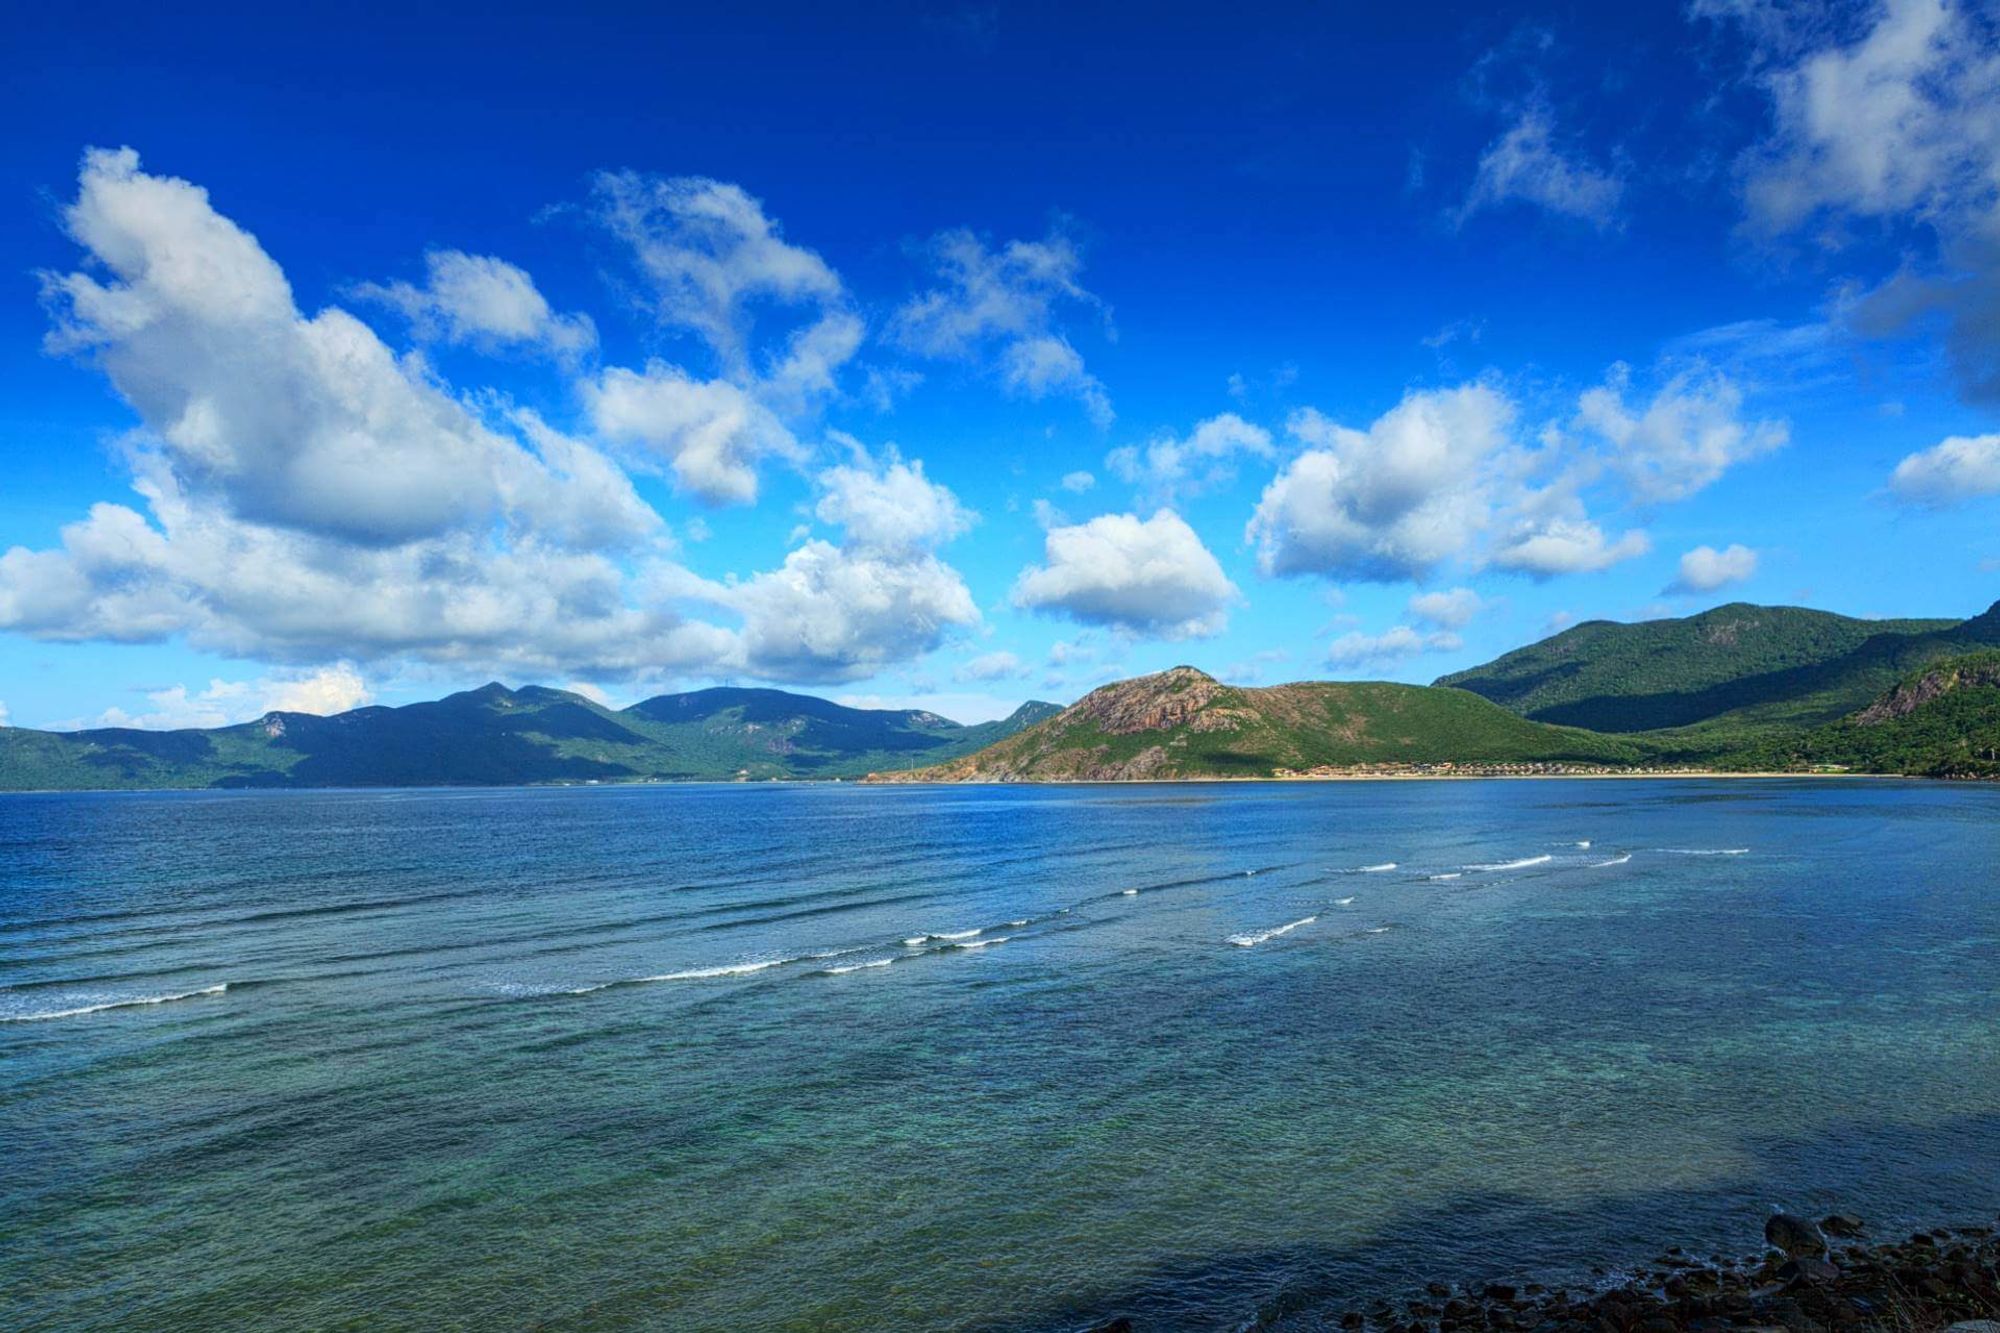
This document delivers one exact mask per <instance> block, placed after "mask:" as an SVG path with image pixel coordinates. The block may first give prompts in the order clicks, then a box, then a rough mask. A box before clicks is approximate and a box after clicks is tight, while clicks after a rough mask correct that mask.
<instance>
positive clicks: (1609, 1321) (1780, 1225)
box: [1089, 1213, 2000, 1333]
mask: <svg viewBox="0 0 2000 1333" xmlns="http://www.w3.org/2000/svg"><path fill="white" fill-rule="evenodd" d="M1764 1234H1765V1241H1766V1244H1767V1246H1768V1248H1767V1249H1766V1250H1765V1251H1764V1252H1763V1253H1760V1254H1757V1255H1754V1256H1751V1257H1747V1258H1737V1259H1731V1258H1728V1257H1726V1256H1723V1255H1719V1254H1709V1255H1695V1254H1690V1253H1688V1252H1686V1251H1684V1250H1683V1249H1681V1248H1680V1247H1679V1246H1671V1247H1669V1248H1668V1249H1667V1250H1666V1251H1665V1252H1663V1253H1662V1254H1660V1255H1659V1256H1658V1257H1657V1258H1655V1259H1654V1260H1653V1261H1652V1262H1651V1263H1649V1264H1646V1265H1644V1266H1642V1267H1641V1268H1639V1269H1638V1270H1636V1271H1634V1272H1630V1273H1626V1274H1622V1275H1620V1276H1619V1277H1616V1278H1614V1277H1613V1276H1612V1275H1610V1274H1609V1273H1603V1274H1600V1278H1601V1282H1600V1283H1599V1284H1597V1285H1592V1286H1588V1287H1578V1286H1570V1287H1554V1286H1546V1285H1543V1284H1541V1283H1536V1282H1524V1283H1519V1284H1516V1283H1510V1282H1490V1283H1480V1284H1476V1285H1470V1286H1468V1285H1455V1284H1451V1283H1446V1282H1433V1283H1431V1284H1430V1285H1429V1287H1428V1289H1427V1290H1426V1291H1425V1292H1424V1294H1423V1295H1421V1296H1416V1297H1413V1298H1410V1299H1407V1300H1404V1301H1401V1302H1397V1303H1390V1302H1378V1303H1375V1304H1371V1305H1367V1306H1362V1307H1356V1308H1351V1309H1348V1310H1346V1311H1344V1312H1338V1313H1329V1314H1328V1315H1327V1316H1326V1317H1325V1319H1324V1324H1325V1325H1326V1326H1332V1325H1336V1324H1337V1325H1338V1326H1339V1327H1341V1328H1343V1329H1351V1330H1356V1333H1484V1331H1485V1330H1497V1331H1498V1333H1683V1331H1684V1330H1685V1333H1725V1330H1741V1329H1755V1330H1758V1331H1759V1333H1861V1331H1862V1330H1876V1329H1886V1330H1895V1333H1940V1331H1943V1333H2000V1238H1996V1236H1995V1234H1994V1228H1992V1227H1986V1226H1961V1227H1955V1228H1945V1227H1940V1228H1937V1229H1934V1230H1931V1231H1919V1232H1915V1233H1913V1234H1911V1235H1909V1236H1907V1237H1903V1238H1901V1239H1887V1238H1876V1237H1874V1236H1871V1235H1870V1234H1869V1233H1868V1228H1867V1227H1866V1226H1865V1225H1864V1224H1863V1223H1862V1222H1861V1221H1860V1220H1859V1219H1856V1218H1853V1217H1848V1216H1845V1215H1842V1214H1838V1213H1836V1214H1833V1215H1830V1216H1828V1217H1824V1218H1821V1219H1819V1220H1818V1221H1817V1222H1814V1221H1811V1220H1808V1219H1805V1218H1800V1217H1795V1216H1792V1215H1790V1214H1787V1213H1777V1214H1774V1215H1773V1216H1772V1217H1771V1218H1770V1219H1769V1220H1768V1221H1767V1222H1766V1224H1765V1232H1764ZM1278 1322H1280V1323H1281V1324H1283V1323H1288V1322H1289V1321H1286V1320H1284V1319H1282V1318H1280V1319H1279V1320H1278ZM1269 1323H1270V1321H1268V1320H1259V1321H1256V1322H1254V1323H1252V1324H1250V1325H1248V1326H1247V1327H1249V1328H1258V1327H1266V1326H1268V1325H1269ZM1089 1333H1147V1331H1146V1328H1145V1326H1144V1324H1143V1323H1142V1322H1139V1321H1134V1320H1131V1319H1125V1318H1117V1319H1111V1320H1108V1321H1106V1322H1103V1323H1099V1324H1096V1325H1093V1326H1092V1327H1091V1328H1090V1330H1089Z"/></svg>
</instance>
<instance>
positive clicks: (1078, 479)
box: [1062, 472, 1097, 495]
mask: <svg viewBox="0 0 2000 1333" xmlns="http://www.w3.org/2000/svg"><path fill="white" fill-rule="evenodd" d="M1096 484H1097V478H1096V477H1093V476H1091V475H1090V474H1089V473H1088V472H1065V473H1063V479H1062V488H1063V489H1064V490H1066V491H1068V492H1069V493H1070V494H1072V495H1081V494H1083V493H1084V492H1085V491H1087V490H1089V489H1090V488H1091V487H1093V486H1095V485H1096Z"/></svg>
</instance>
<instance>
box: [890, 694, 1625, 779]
mask: <svg viewBox="0 0 2000 1333" xmlns="http://www.w3.org/2000/svg"><path fill="white" fill-rule="evenodd" d="M1644 758H1645V754H1644V751H1643V750H1642V748H1641V747H1639V746H1637V745H1634V744H1633V743H1632V742H1630V741H1627V740H1624V739H1622V738H1619V737H1614V736H1599V735H1594V734H1592V733H1590V732H1586V731H1578V730H1575V729H1573V728H1567V727H1554V726H1549V725H1546V724H1543V723H1539V722H1530V721H1527V720H1525V719H1522V718H1519V717H1516V716H1514V715H1513V714H1511V713H1509V712H1507V711H1506V710H1505V709H1502V708H1499V707H1497V706H1496V705H1494V704H1492V703H1489V702H1487V701H1486V700H1484V699H1481V698H1480V697H1478V696H1477V695H1474V694H1469V693H1466V692H1465V691H1463V690H1450V689H1436V688H1430V687H1425V686H1421V685H1392V684H1386V683H1381V682H1369V683H1341V682H1312V683H1305V684H1296V685H1275V686H1270V687H1268V688H1264V689H1247V688H1240V687H1237V686H1232V685H1224V684H1222V683H1221V682H1220V681H1218V680H1216V679H1215V678H1214V677H1212V676H1209V675H1206V674H1204V673H1203V672H1200V671H1197V670H1195V669H1194V668H1193V667H1186V666H1182V667H1175V668H1173V669H1172V670H1171V671H1164V672H1161V673H1159V674H1157V675H1152V676H1140V677H1138V678H1137V679H1134V680H1126V681H1119V682H1117V683H1116V684H1112V685H1106V686H1104V687H1102V688H1101V689H1098V690H1094V691H1092V692H1091V693H1090V694H1088V695H1085V696H1084V697H1083V698H1082V699H1080V700H1078V701H1077V702H1076V703H1075V704H1074V705H1072V706H1071V707H1069V708H1066V709H1064V710H1063V711H1062V712H1060V713H1058V714H1057V715H1056V716H1054V717H1052V718H1050V719H1049V720H1047V721H1045V722H1042V723H1040V724H1039V725H1036V726H1033V727H1030V728H1028V729H1027V730H1025V731H1023V732H1021V733H1020V734H1019V735H1017V736H1013V737H1011V738H1009V739H1007V740H1003V741H1000V742H998V743H997V744H995V745H993V746H991V747H989V748H987V749H985V750H981V751H979V752H978V753H977V754H973V755H969V756H967V757H965V758H963V759H958V760H954V761H952V762H949V763H945V764H940V765H937V766H935V767H931V768H926V769H921V770H918V771H916V772H914V773H908V774H897V775H890V774H880V775H878V777H881V778H891V777H895V778H907V779H910V780H916V781H938V782H981V781H993V782H1009V781H1047V780H1059V781H1122V780H1141V779H1171V778H1209V777H1270V776H1272V775H1273V774H1276V773H1280V772H1282V771H1292V772H1303V771H1306V770H1309V769H1313V768H1320V767H1332V768H1355V767H1362V766H1368V765H1437V764H1446V765H1456V766H1473V767H1477V766H1482V765H1520V764H1529V765H1533V764H1556V765H1567V764H1585V765H1596V764H1611V765H1623V764H1630V763H1636V762H1641V761H1643V759H1644Z"/></svg>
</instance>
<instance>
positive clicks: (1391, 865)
mask: <svg viewBox="0 0 2000 1333" xmlns="http://www.w3.org/2000/svg"><path fill="white" fill-rule="evenodd" d="M1395 868H1396V863H1395V862H1394V861H1384V862H1383V863H1382V864H1381V865H1377V866H1356V867H1354V873H1355V874H1357V875H1379V874H1381V873H1382V872H1383V871H1385V870H1394V869H1395Z"/></svg>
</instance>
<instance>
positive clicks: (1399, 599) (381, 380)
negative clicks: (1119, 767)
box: [0, 0, 2000, 726]
mask: <svg viewBox="0 0 2000 1333" xmlns="http://www.w3.org/2000/svg"><path fill="white" fill-rule="evenodd" d="M18 29H19V31H18V38H17V40H16V41H15V42H13V43H12V44H11V52H12V54H11V55H10V56H9V57H8V60H9V63H10V65H11V68H9V69H8V71H7V72H8V75H9V77H8V78H7V79H6V80H5V81H4V83H0V101H4V110H5V113H6V117H7V123H8V124H10V125H12V126H14V127H16V128H15V130H14V132H13V133H10V134H9V135H7V136H5V137H4V140H0V186H4V188H0V252H4V253H5V254H7V255H8V256H9V257H10V259H11V260H12V264H11V265H10V266H9V267H10V276H8V278H7V280H6V281H5V282H4V283H0V460H4V463H5V469H4V474H0V475H4V476H5V477H6V478H7V480H6V482H5V484H4V486H0V552H4V554H0V705H4V708H5V710H6V713H5V719H4V720H9V721H11V722H12V723H13V724H14V725H22V726H74V725H87V724H93V723H98V722H131V723H137V724H140V725H151V726H170V725H208V724H215V723H219V722H225V721H235V720H241V719H244V718H248V717H253V716H256V715H257V714H258V713H260V712H262V711H264V710H265V709H267V708H270V707H302V708H311V709H317V710H322V711H324V710H330V709H334V708H338V707H345V706H352V705H353V704H356V703H360V702H365V701H369V700H374V701H380V702H388V703H397V702H403V701H407V700H410V699H415V698H423V697H432V696H435V695H437V694H440V693H443V692H445V691H447V690H449V689H454V688H459V687H463V686H467V685H474V684H478V683H481V682H483V681H485V680H487V679H489V678H494V677H498V678H500V679H503V680H506V681H509V682H513V683H526V682H529V681H541V682H547V683H553V684H561V685H570V686H573V687H577V688H584V689H588V690H592V691H595V692H598V693H600V694H601V695H602V696H603V697H606V698H608V699H610V700H612V701H614V702H618V703H623V702H628V701H631V700H633V699H637V698H640V697H643V696H645V695H647V694H651V693H656V692H660V691H662V690H668V689H677V688H687V687H691V686H696V685H699V684H704V683H709V682H716V681H730V682H742V683H756V682H763V683H771V684H776V685H781V686H785V687H788V688H800V689H808V690H812V691H814V692H818V693H823V694H828V695H831V696H835V697H841V698H846V699H850V700H855V701H879V702H883V703H893V704H897V705H903V704H922V705H924V706H930V707H935V708H937V709H938V710H939V711H942V712H945V713H947V714H950V715H953V716H957V717H960V718H963V719H966V720H977V719H979V718H983V717H987V716H994V715H997V714H1000V713H1004V712H1005V711H1007V710H1008V709H1010V708H1011V707H1012V706H1013V705H1014V704H1016V703H1018V702H1019V701H1020V700H1022V699H1024V698H1030V697H1039V698H1048V699H1054V700H1057V701H1067V700H1070V699H1073V698H1075V697H1077V696H1078V695H1079V694H1081V693H1082V692H1084V691H1085V690H1087V689H1089V688H1091V687H1092V686H1094V685H1095V684H1098V683H1101V682H1102V681H1104V680H1107V679H1112V678H1116V677H1121V676H1126V675H1132V674H1136V673H1139V672H1142V671H1147V670H1154V669H1158V668H1161V667H1164V666H1168V665H1171V664H1173V663H1175V662H1181V661H1188V662H1193V663H1195V664H1197V665H1200V666H1203V667H1205V668H1207V669H1209V670H1211V671H1214V672H1216V673H1217V674H1220V675H1223V676H1225V677H1227V678H1231V679H1235V680H1240V681H1244V682H1251V683H1270V682H1275V681H1279V680H1287V679H1302V678H1321V677H1357V678H1390V679H1401V680H1413V681H1423V680H1429V679H1432V678H1434V677H1435V676H1437V675H1439V674H1442V673H1444V672H1446V671H1450V670H1453V669H1456V668H1459V667H1462V666H1466V665H1470V664H1473V663H1476V662H1479V661H1483V660H1485V659H1487V658H1490V657H1492V656H1494V655H1496V654H1498V653H1499V652H1502V651H1504V650H1506V649H1508V648H1511V647H1514V646H1517V645H1519V644H1521V643H1523V642H1527V641H1530V640H1532V639H1535V638H1538V637H1541V636H1542V635H1544V634H1546V633H1549V632H1551V631H1552V630H1553V629H1555V628H1559V627H1561V626H1562V625H1564V624H1568V623H1572V622H1574V621H1575V620H1578V619H1587V618H1593V617H1611V618H1618V619H1635V618H1644V617H1652V616H1659V615H1678V614H1686V613H1689V612H1692V611H1696V610H1700V609H1702V608H1704V607H1707V606H1710V605H1714V604H1717V603H1720V602H1724V601H1730V600H1739V599H1740V600H1750V601H1758V602H1767V603H1771V602H1802V603H1806V604H1810V605H1814V606H1821V607H1826V608H1829V609H1832V610H1837V611H1842V612H1846V613H1849V614H1856V615H1869V616H1879V615H1931V616H1964V615H1970V614H1973V613H1975V612H1977V611H1979V610H1982V609H1984V608H1985V607H1986V606H1987V605H1988V604H1989V603H1991V602H1992V601H1993V600H1994V599H1995V597H1996V596H2000V435H1996V434H1995V432H1996V430H2000V427H1996V425H1995V421H1994V415H1995V413H1994V405H1995V403H1996V401H2000V354H1997V353H2000V318H1996V316H1995V314H1994V311H1995V310H1996V308H2000V45H1996V26H1995V21H1994V18H1993V16H1992V14H1991V13H1990V12H1987V11H1983V10H1980V9H1976V8H1967V7H1961V6H1951V5H1944V4H1940V3H1938V2H1937V0H1895V2H1894V3H1889V4H1866V5H1847V6H1823V7H1822V6H1810V5H1800V6H1784V7H1778V6H1772V5H1768V4H1765V3H1761V0H1697V2H1696V3H1695V4H1694V5H1692V6H1691V7H1686V8H1679V7H1673V6H1658V7H1654V8H1651V9H1649V10H1647V11H1646V12H1643V13H1637V12H1629V7H1615V6H1592V5H1542V6H1522V7H1517V8H1515V9H1513V10H1512V11H1510V12H1508V13H1506V14H1496V13H1493V12H1490V11H1489V9H1488V8H1487V7H1483V6H1482V7H1477V8H1472V7H1468V8H1466V9H1465V10H1463V11H1461V12H1451V11H1449V10H1446V9H1435V10H1417V9H1411V8H1405V9H1404V10H1396V9H1395V8H1394V7H1378V8H1376V9H1372V10H1367V11H1363V12H1356V13H1338V12H1334V11H1333V10H1332V9H1330V8H1327V7H1313V8H1310V9H1307V8H1301V9H1300V10H1298V11H1296V12H1293V11H1287V10H1284V9H1281V8H1274V9H1271V10H1266V11H1262V12H1260V13H1258V14H1256V15H1246V14H1242V13H1228V14H1224V13H1220V12H1217V11H1214V10H1213V9H1212V8H1205V9H1193V8H1187V9H1182V8H1175V7H1163V8H1161V9H1159V10H1157V11H1155V12H1152V13H1149V15H1148V17H1147V20H1146V22H1145V23H1144V24H1143V25H1141V26H1137V27H1135V26H1134V24H1133V22H1132V20H1131V17H1130V14H1129V11H1126V10H1123V9H1120V8H1117V7H1109V6H1107V7H1103V8H1102V9H1099V10H1090V9H1082V10H1080V9H1079V7H1077V6H1053V5H1051V6H1032V7H1031V6H1012V5H994V6H977V5H974V6H965V7H960V8H957V9H951V8H947V7H936V6H909V7H896V8H891V7H879V8H877V9H875V10H874V11H873V12H872V14H868V15H863V16H859V17H857V16H855V15H853V14H835V13H833V12H831V11H830V10H828V9H827V8H826V7H823V6H822V7H813V8H801V9H799V10H797V11H796V12H784V11H783V10H782V9H771V10H765V11H762V12H760V13H759V14H758V15H757V16H755V17H754V18H753V17H748V16H735V15H730V14H717V13H711V12H705V11H694V10H692V9H690V10H689V11H687V12H684V13H674V12H662V13H658V14H655V15H652V16H649V17H633V16H629V15H622V14H619V13H617V12H616V11H615V10H612V9H608V8H606V9H594V8H592V7H590V6H572V7H569V8H567V9H566V10H564V11H562V12H561V13H559V14H542V15H532V14H513V13H507V12H502V11H496V10H495V9H493V8H492V7H482V8H479V9H476V10H475V9H470V8H468V9H466V10H464V11H463V12H461V13H457V14H451V13H447V12H445V11H443V10H434V11H432V12H429V13H426V14H423V15H420V16H414V17H413V16H411V15H408V14H405V13H401V12H397V11H394V10H390V9H387V8H383V9H380V10H376V11H374V12H372V13H370V12H368V11H367V10H365V9H363V10H346V11H343V12H342V13H341V14H340V15H339V17H338V19H337V20H336V19H335V18H333V17H331V16H329V17H326V18H319V17H315V16H312V15H304V14H295V15H286V16H283V17H280V18H274V17H272V16H271V15H269V14H267V13H262V12H259V11H258V10H256V9H253V8H249V7H244V8H241V9H234V10H232V9H225V8H222V7H213V8H210V9H208V10H207V12H206V13H205V14H203V15H200V16H196V17H189V16H187V15H175V16H168V15H164V14H161V13H157V12H154V11H151V10H139V9H137V8H136V7H135V8H134V9H133V10H132V11H129V12H128V11H126V10H124V9H121V8H117V7H81V6H80V7H72V8H68V9H65V10H64V11H63V12H60V13H57V12H45V13H40V14H35V15H29V16H26V17H24V18H23V19H22V20H20V22H19V24H18Z"/></svg>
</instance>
